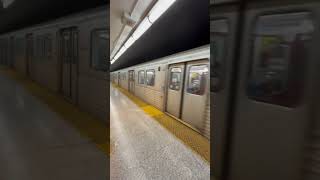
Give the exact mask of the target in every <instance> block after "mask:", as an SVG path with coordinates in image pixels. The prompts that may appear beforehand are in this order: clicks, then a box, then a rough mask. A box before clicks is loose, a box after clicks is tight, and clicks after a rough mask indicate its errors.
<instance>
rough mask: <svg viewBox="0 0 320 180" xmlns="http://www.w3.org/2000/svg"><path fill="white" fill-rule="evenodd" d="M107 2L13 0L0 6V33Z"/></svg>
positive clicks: (101, 0)
mask: <svg viewBox="0 0 320 180" xmlns="http://www.w3.org/2000/svg"><path fill="white" fill-rule="evenodd" d="M108 3H109V0H89V1H76V0H15V1H14V2H13V3H12V4H11V5H10V6H9V7H8V8H0V33H4V32H8V31H13V30H16V29H20V28H23V27H27V26H31V25H34V24H38V23H42V22H46V21H49V20H52V19H55V18H58V17H62V16H65V15H68V14H70V13H76V12H79V11H83V10H86V9H90V8H95V7H98V6H101V5H107V4H108ZM0 7H1V6H0Z"/></svg>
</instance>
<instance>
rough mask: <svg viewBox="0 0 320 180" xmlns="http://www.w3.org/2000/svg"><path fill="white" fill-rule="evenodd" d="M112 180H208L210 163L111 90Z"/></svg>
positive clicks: (120, 94) (123, 96)
mask: <svg viewBox="0 0 320 180" xmlns="http://www.w3.org/2000/svg"><path fill="white" fill-rule="evenodd" d="M110 121H111V122H110V129H111V131H110V136H111V148H112V150H111V157H110V167H111V169H110V171H111V172H110V173H111V174H110V176H111V179H132V180H136V179H137V180H149V179H159V180H160V179H161V180H162V179H166V180H170V179H172V180H179V179H183V180H187V179H190V180H191V179H192V180H195V179H201V180H202V179H210V166H209V163H208V162H206V161H205V160H203V159H202V158H201V157H200V156H199V155H198V154H196V153H194V152H193V151H192V150H191V149H189V148H188V147H187V146H186V145H184V144H183V143H182V142H181V141H180V140H179V139H177V138H176V137H175V136H174V135H172V134H171V133H170V132H169V131H168V130H166V129H165V128H163V127H162V126H161V125H160V124H159V123H158V122H157V121H155V120H154V119H153V118H152V117H151V116H149V115H147V114H145V113H144V112H143V110H141V109H140V108H139V107H138V106H137V105H136V104H134V103H133V102H132V101H131V100H130V99H129V98H128V97H127V96H125V95H124V94H122V93H121V92H120V91H119V90H118V89H116V88H114V87H113V86H112V85H111V86H110Z"/></svg>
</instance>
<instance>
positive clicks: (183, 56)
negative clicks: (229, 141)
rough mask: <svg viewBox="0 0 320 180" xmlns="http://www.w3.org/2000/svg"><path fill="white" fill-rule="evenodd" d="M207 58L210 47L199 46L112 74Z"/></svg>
mask: <svg viewBox="0 0 320 180" xmlns="http://www.w3.org/2000/svg"><path fill="white" fill-rule="evenodd" d="M209 58H210V45H209V44H207V45H204V46H200V47H197V48H194V49H190V50H187V51H182V52H179V53H176V54H172V55H169V56H165V57H162V58H158V59H154V60H152V61H148V62H144V63H141V64H137V65H134V66H130V67H126V68H123V69H118V70H116V71H113V72H119V71H125V70H130V69H134V68H142V67H148V66H153V65H161V64H162V65H163V64H168V63H179V62H186V61H192V60H197V59H209Z"/></svg>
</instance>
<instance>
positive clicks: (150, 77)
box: [146, 69, 156, 86]
mask: <svg viewBox="0 0 320 180" xmlns="http://www.w3.org/2000/svg"><path fill="white" fill-rule="evenodd" d="M146 73H147V74H146V84H147V85H148V86H154V79H155V76H156V74H155V70H153V69H150V70H147V71H146Z"/></svg>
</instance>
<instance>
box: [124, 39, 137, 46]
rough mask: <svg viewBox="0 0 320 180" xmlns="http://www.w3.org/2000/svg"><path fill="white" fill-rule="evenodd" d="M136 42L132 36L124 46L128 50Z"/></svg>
mask: <svg viewBox="0 0 320 180" xmlns="http://www.w3.org/2000/svg"><path fill="white" fill-rule="evenodd" d="M135 41H136V40H135V39H134V38H133V37H132V36H130V37H129V39H128V40H127V42H126V43H125V44H124V45H125V46H126V48H127V49H128V48H129V47H130V46H131V45H132V44H133V43H134V42H135Z"/></svg>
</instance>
